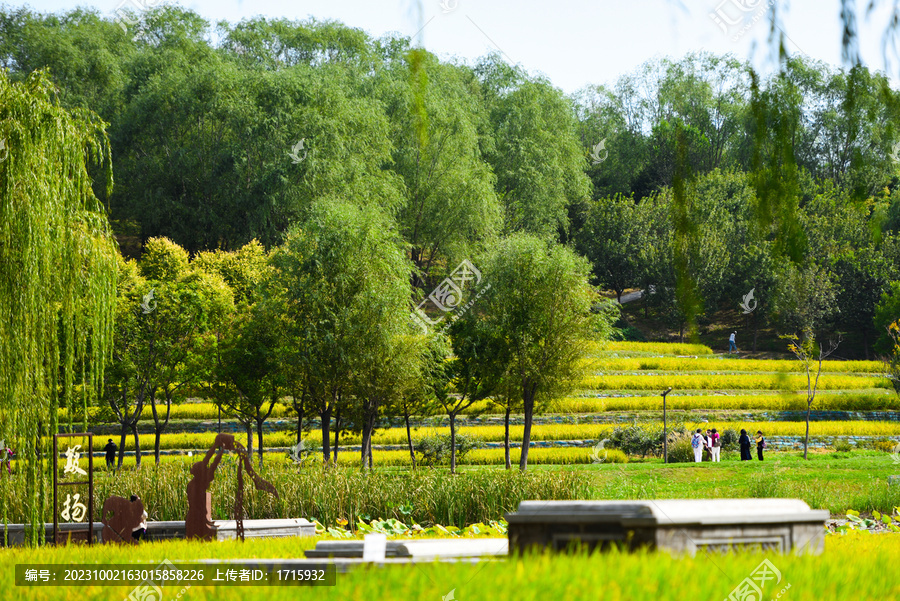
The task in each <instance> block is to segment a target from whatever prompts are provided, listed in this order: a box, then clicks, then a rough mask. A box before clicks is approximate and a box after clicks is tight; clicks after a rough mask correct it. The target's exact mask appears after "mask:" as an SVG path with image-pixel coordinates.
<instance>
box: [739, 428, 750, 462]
mask: <svg viewBox="0 0 900 601" xmlns="http://www.w3.org/2000/svg"><path fill="white" fill-rule="evenodd" d="M738 444H740V445H741V461H752V460H753V456H752V455H751V454H750V437H749V436H747V431H746V430H744V429H741V437H740V438H738Z"/></svg>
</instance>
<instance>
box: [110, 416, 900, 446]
mask: <svg viewBox="0 0 900 601" xmlns="http://www.w3.org/2000/svg"><path fill="white" fill-rule="evenodd" d="M671 423H672V422H670V425H671ZM647 424H648V425H650V426H659V427H661V426H662V422H661V421H660V422H647ZM686 425H687V426H688V427H691V428H699V427H702V428H703V429H706V428H716V429H718V430H719V431H720V432H721V431H724V430H728V429H735V430H740V429H741V428H744V429H746V430H747V431H752V432H756V431H757V430H762V431H763V432H764V433H765V434H766V435H767V436H802V435H803V434H805V431H806V424H805V422H739V421H733V422H725V421H710V422H687V423H686ZM614 427H615V425H614V424H537V425H535V426H533V427H532V430H531V440H533V441H542V440H597V439H601V438H607V437H608V436H609V434H610V433H611V432H612V430H613V428H614ZM509 430H510V439H511V440H513V441H520V440H522V434H523V430H524V427H523V426H515V425H513V426H510V429H509ZM458 431H459V432H462V433H464V434H466V435H468V436H474V437H476V438H479V439H481V440H483V441H485V442H498V441H502V440H503V436H504V429H503V426H483V425H479V426H466V425H465V424H461V425H460V427H459V430H458ZM449 433H450V428H449V427H443V428H441V427H438V428H432V427H423V428H418V429H416V430H414V431H413V440H414V441H415V440H417V439H419V438H422V437H425V436H429V435H436V434H440V435H448V434H449ZM810 435H811V436H879V437H880V436H900V422H875V421H820V422H812V425H811V427H810ZM215 437H216V432H215V431H211V432H202V433H193V432H190V433H187V432H179V433H171V434H165V435H164V436H163V437H162V439H161V440H160V448H161V449H165V450H171V449H185V450H187V449H194V450H198V449H207V448H209V447H210V446H211V445H212V443H213V440H214V439H215ZM235 437H236V438H237V439H238V440H239V441H245V439H246V435H244V434H236V435H235ZM304 439H305V440H307V441H310V442H317V443H321V441H322V436H321V432H320V431H318V430H316V431H312V432H309V433H308V434H307V435H305V436H304ZM114 440H116V442H117V443H118V437H115V438H114ZM140 442H141V450H142V452H143V453H144V454H147V453H152V450H153V435H151V434H142V435H140ZM340 442H341V444H342V445H358V444H360V442H361V440H360V437H359V435H356V434H349V435H347V436H342V437H341V439H340ZM372 442H373V444H375V445H405V444H407V439H406V430H405V429H403V428H391V429H386V430H378V431H376V432H375V435H374V436H373V439H372ZM263 443H264V444H265V446H266V447H267V448H268V447H289V446H293V445H294V444H296V434H295V433H294V432H289V431H288V432H272V433H268V434H265V435H264V437H263ZM105 444H106V440H105V437H95V438H94V450H95V451H100V450H101V449H102V448H103V445H105ZM253 444H254V446H255V445H256V437H255V435H254V438H253ZM133 445H134V440H133V438H127V439H126V443H125V449H126V450H128V451H132V450H134V446H133Z"/></svg>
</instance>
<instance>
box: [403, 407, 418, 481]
mask: <svg viewBox="0 0 900 601" xmlns="http://www.w3.org/2000/svg"><path fill="white" fill-rule="evenodd" d="M403 417H404V418H405V419H406V442H407V444H408V445H409V458H410V459H411V460H412V468H413V469H416V452H415V451H414V450H413V443H412V432H411V431H410V429H409V413H404V414H403Z"/></svg>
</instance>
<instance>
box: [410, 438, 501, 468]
mask: <svg viewBox="0 0 900 601" xmlns="http://www.w3.org/2000/svg"><path fill="white" fill-rule="evenodd" d="M483 446H484V443H483V442H482V441H481V439H480V438H476V437H474V436H469V435H467V434H460V433H459V432H457V434H456V460H457V461H460V460H462V458H463V457H465V456H466V454H467V453H468V452H469V451H471V450H473V449H480V448H481V447H483ZM415 451H416V453H419V454H420V455H422V463H423V464H425V465H442V464H447V463H450V435H449V434H434V435H429V436H425V437H424V438H421V439H419V441H418V442H416V446H415Z"/></svg>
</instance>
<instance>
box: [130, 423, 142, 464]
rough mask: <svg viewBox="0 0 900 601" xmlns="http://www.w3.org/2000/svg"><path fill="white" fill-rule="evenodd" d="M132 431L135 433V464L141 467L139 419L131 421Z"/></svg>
mask: <svg viewBox="0 0 900 601" xmlns="http://www.w3.org/2000/svg"><path fill="white" fill-rule="evenodd" d="M131 433H132V434H133V435H134V461H135V464H134V465H135V467H141V438H140V437H139V436H138V429H137V420H134V421H133V422H132V423H131Z"/></svg>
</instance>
